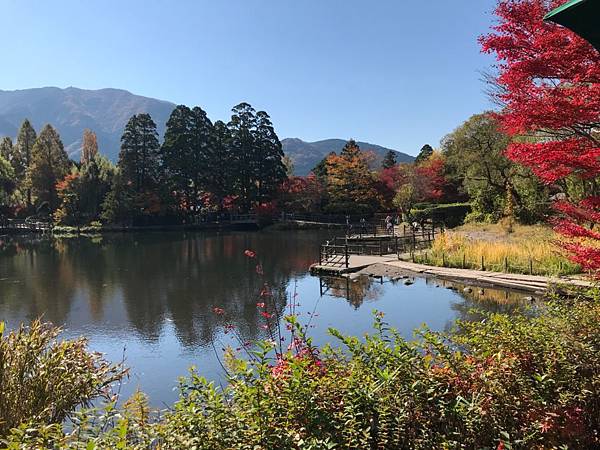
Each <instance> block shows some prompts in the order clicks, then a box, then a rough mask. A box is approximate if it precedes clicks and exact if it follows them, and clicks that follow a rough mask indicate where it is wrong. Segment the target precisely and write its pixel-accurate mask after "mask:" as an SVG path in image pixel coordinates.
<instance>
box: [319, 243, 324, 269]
mask: <svg viewBox="0 0 600 450" xmlns="http://www.w3.org/2000/svg"><path fill="white" fill-rule="evenodd" d="M322 256H323V246H322V245H319V265H320V266H322V265H323V257H322Z"/></svg>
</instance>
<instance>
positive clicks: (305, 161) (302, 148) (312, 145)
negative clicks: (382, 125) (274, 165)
mask: <svg viewBox="0 0 600 450" xmlns="http://www.w3.org/2000/svg"><path fill="white" fill-rule="evenodd" d="M356 143H357V144H358V146H359V147H360V148H361V150H366V151H369V150H370V151H372V152H373V153H375V157H376V159H375V162H374V163H375V165H377V166H379V165H380V164H381V160H382V159H383V157H384V155H385V154H386V153H387V152H388V151H390V150H392V151H393V152H396V160H397V161H398V162H412V161H414V160H415V158H414V156H410V155H407V154H406V153H402V152H399V151H398V150H393V149H389V148H385V147H382V146H380V145H375V144H369V143H368V142H360V141H357V142H356ZM281 144H282V145H283V152H284V153H285V154H286V155H288V156H289V157H290V158H291V159H292V161H293V163H294V173H295V174H296V175H307V174H308V173H309V172H310V171H311V170H312V169H313V168H314V167H315V166H316V165H317V164H318V163H319V162H320V161H321V160H322V159H323V158H324V157H325V156H327V155H328V154H329V153H331V152H336V153H339V152H340V151H341V150H342V148H344V145H346V141H345V140H343V139H325V140H323V141H317V142H305V141H303V140H301V139H298V138H288V139H283V140H282V141H281Z"/></svg>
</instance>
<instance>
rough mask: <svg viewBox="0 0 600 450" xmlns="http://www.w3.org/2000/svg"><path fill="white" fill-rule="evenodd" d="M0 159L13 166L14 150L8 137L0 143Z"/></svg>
mask: <svg viewBox="0 0 600 450" xmlns="http://www.w3.org/2000/svg"><path fill="white" fill-rule="evenodd" d="M0 157H1V158H4V160H5V161H7V162H9V163H11V166H12V161H13V159H14V148H13V142H12V139H11V138H9V137H8V136H6V137H3V138H2V140H1V141H0ZM13 169H14V167H13Z"/></svg>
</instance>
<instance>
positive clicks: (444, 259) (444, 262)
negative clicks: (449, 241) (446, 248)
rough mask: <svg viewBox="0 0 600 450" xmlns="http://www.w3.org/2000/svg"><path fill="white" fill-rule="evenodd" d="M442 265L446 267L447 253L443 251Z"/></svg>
mask: <svg viewBox="0 0 600 450" xmlns="http://www.w3.org/2000/svg"><path fill="white" fill-rule="evenodd" d="M442 267H446V253H444V252H442Z"/></svg>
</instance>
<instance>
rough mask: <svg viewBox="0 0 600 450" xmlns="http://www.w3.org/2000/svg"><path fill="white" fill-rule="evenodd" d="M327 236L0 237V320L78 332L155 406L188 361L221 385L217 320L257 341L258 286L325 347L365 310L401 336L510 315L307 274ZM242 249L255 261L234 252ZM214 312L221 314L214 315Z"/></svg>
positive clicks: (428, 284) (128, 388)
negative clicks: (120, 366) (378, 314)
mask: <svg viewBox="0 0 600 450" xmlns="http://www.w3.org/2000/svg"><path fill="white" fill-rule="evenodd" d="M330 237H331V233H330V232H322V231H319V232H316V231H310V232H309V231H302V232H300V231H299V232H223V233H217V232H211V233H200V232H194V233H178V232H163V233H159V232H156V233H155V232H146V233H124V234H109V235H105V236H102V237H94V238H88V237H81V238H66V239H41V240H33V239H31V238H13V239H7V238H0V320H3V321H5V322H6V323H7V326H8V328H14V327H17V326H18V325H19V323H20V322H22V321H30V320H32V319H35V318H37V317H39V316H42V317H43V318H44V320H46V321H51V322H53V323H55V324H57V325H61V326H63V327H64V334H63V336H64V337H75V336H82V335H83V336H87V337H88V338H89V341H90V347H91V348H92V349H93V350H97V351H100V352H103V353H105V354H106V357H107V358H108V359H110V360H112V361H120V360H121V359H122V358H123V356H124V357H125V362H126V364H127V365H128V366H129V367H131V377H130V379H129V380H128V381H127V382H126V384H125V385H124V386H123V388H122V393H123V395H124V396H128V395H129V394H130V393H132V392H133V391H134V390H135V389H136V388H138V387H139V388H141V389H142V390H143V391H144V392H146V393H147V394H149V396H150V399H151V402H152V403H153V404H154V405H157V406H161V405H164V404H170V403H172V402H173V401H174V400H176V398H177V392H176V390H174V388H175V387H176V385H177V378H178V377H179V376H182V375H185V374H186V373H187V370H188V367H190V366H192V365H194V366H196V368H197V369H198V370H199V372H200V373H201V374H203V375H204V376H206V377H207V378H209V379H213V380H216V381H218V382H219V381H223V378H224V377H223V375H224V374H223V370H222V368H221V367H220V365H219V362H218V358H217V355H219V356H220V355H221V353H222V348H224V347H225V346H226V345H230V344H232V341H231V335H230V334H225V333H224V328H223V326H224V325H225V324H230V325H233V326H235V328H236V329H237V330H238V331H239V333H240V334H241V335H242V337H243V339H244V340H246V341H253V340H256V339H260V338H265V337H266V336H265V335H264V333H265V331H264V329H263V327H262V326H263V325H264V320H265V319H264V318H263V317H262V316H261V315H260V310H259V308H257V306H256V303H257V302H260V301H261V299H260V296H259V293H260V290H261V286H262V285H263V283H264V282H267V283H268V284H269V286H271V289H272V290H273V292H275V293H277V295H276V296H275V298H276V309H277V311H279V313H280V314H281V315H282V314H283V313H284V312H285V311H286V308H288V307H289V306H290V305H291V304H296V305H298V306H297V312H298V313H299V317H300V320H301V321H303V322H304V323H308V322H309V321H310V323H311V326H310V328H309V331H310V334H311V335H312V336H313V337H314V340H315V342H316V343H318V344H323V343H326V342H331V341H332V338H331V337H330V336H329V335H328V334H327V329H328V327H335V328H338V329H339V330H341V331H343V332H344V333H349V334H354V335H362V334H364V333H365V332H368V331H369V330H370V329H371V323H372V310H374V309H377V310H380V311H383V312H385V314H386V316H385V317H386V320H387V321H388V322H389V323H390V324H391V325H392V326H394V327H396V328H397V329H398V330H399V331H400V332H401V333H402V335H403V336H405V337H406V338H407V339H412V338H413V330H414V329H415V328H417V327H419V326H421V325H422V324H423V323H425V322H426V323H427V324H428V325H429V327H430V328H432V329H434V330H445V329H448V328H449V327H450V326H451V325H452V323H453V321H454V320H455V319H457V318H462V319H467V320H468V319H471V318H473V317H475V318H477V315H476V314H475V315H473V312H472V308H474V307H478V308H483V309H486V310H492V311H511V310H512V309H513V308H515V307H516V303H517V302H515V301H513V299H515V298H519V296H518V295H509V294H508V293H504V292H501V291H491V290H486V292H485V294H484V295H479V294H478V293H477V290H475V291H474V292H473V293H471V294H467V293H463V291H462V288H460V287H459V289H458V290H450V289H445V288H444V287H443V286H442V285H440V283H439V282H436V281H435V280H425V279H419V278H417V279H416V280H415V283H414V284H412V285H405V284H404V282H403V280H398V281H392V280H387V279H383V280H380V279H373V278H368V277H362V278H359V279H357V280H347V279H332V278H319V277H315V276H311V275H310V274H309V273H308V269H309V266H310V264H311V263H313V262H315V261H316V260H317V259H318V245H319V243H320V242H322V241H323V240H325V239H328V238H330ZM247 249H251V250H253V251H255V252H256V254H257V258H256V259H250V258H248V257H247V256H245V255H244V251H245V250H247ZM257 260H258V261H259V262H260V264H261V266H262V272H263V274H264V275H262V276H261V275H260V274H258V273H257V270H256V263H257ZM259 272H260V271H259ZM293 298H295V300H292V299H293ZM496 300H498V301H496ZM214 308H222V309H223V310H224V311H225V312H224V314H223V315H218V314H215V313H214V312H213V310H214ZM234 345H235V343H234Z"/></svg>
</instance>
